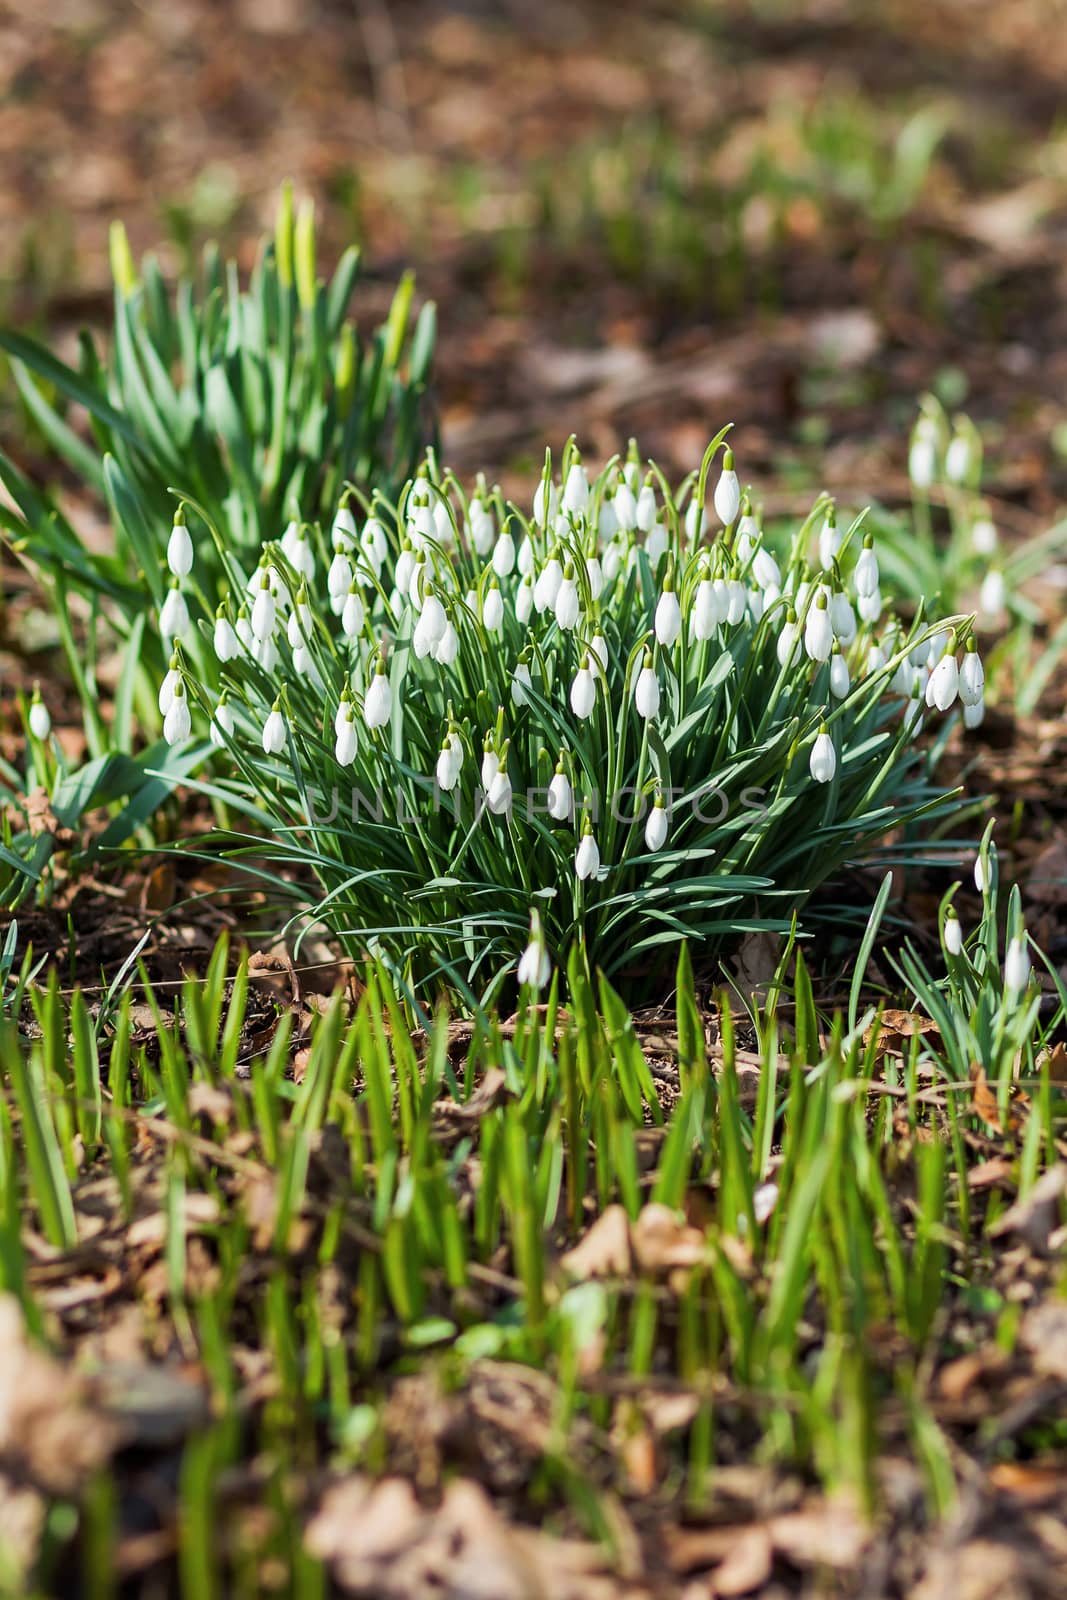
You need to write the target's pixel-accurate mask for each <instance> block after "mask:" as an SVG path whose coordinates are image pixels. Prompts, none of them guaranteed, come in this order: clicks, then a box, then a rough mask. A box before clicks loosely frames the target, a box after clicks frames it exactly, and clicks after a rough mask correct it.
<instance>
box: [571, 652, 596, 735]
mask: <svg viewBox="0 0 1067 1600" xmlns="http://www.w3.org/2000/svg"><path fill="white" fill-rule="evenodd" d="M595 704H596V685H595V684H594V682H593V674H592V673H591V672H590V670H589V657H588V655H585V656H583V657H582V664H581V666H580V667H579V668H578V671H577V672H576V673H575V674H574V681H573V682H572V683H571V710H572V711H573V712H574V715H575V716H576V717H578V718H579V720H580V721H582V722H584V721H585V720H586V719H587V718H588V717H591V716H592V715H593V707H594V705H595Z"/></svg>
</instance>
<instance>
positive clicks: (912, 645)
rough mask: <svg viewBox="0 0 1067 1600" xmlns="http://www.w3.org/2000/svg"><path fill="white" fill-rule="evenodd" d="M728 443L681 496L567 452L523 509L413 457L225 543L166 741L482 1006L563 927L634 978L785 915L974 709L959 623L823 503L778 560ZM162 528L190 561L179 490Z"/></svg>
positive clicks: (344, 910)
mask: <svg viewBox="0 0 1067 1600" xmlns="http://www.w3.org/2000/svg"><path fill="white" fill-rule="evenodd" d="M725 432H726V430H724V431H723V433H722V434H720V435H719V436H718V437H717V438H716V439H715V440H713V441H712V443H711V445H710V446H709V448H708V450H707V453H706V454H705V457H704V460H703V462H702V465H701V467H700V470H699V471H698V472H694V473H691V474H690V475H689V476H688V477H687V478H686V479H685V480H684V482H683V483H682V484H681V485H680V486H678V488H677V489H674V490H672V489H671V487H670V486H669V485H668V484H667V482H666V481H665V479H664V478H663V476H662V474H661V473H660V472H659V471H658V470H657V469H656V467H655V466H654V465H652V464H645V463H643V462H642V461H641V459H640V457H639V454H638V451H637V448H636V445H635V444H633V443H631V445H630V449H629V452H628V454H627V455H626V457H625V459H619V458H616V459H614V460H612V461H610V462H609V463H608V464H607V465H606V466H605V467H604V468H603V470H602V471H601V472H600V473H599V474H598V475H597V476H595V477H593V478H591V477H590V475H589V472H588V470H587V468H586V465H585V463H584V462H583V461H582V460H581V458H580V455H579V453H578V450H577V449H576V448H575V445H574V442H573V441H571V442H570V443H569V444H568V445H567V447H566V449H565V450H564V452H563V456H562V461H561V463H560V471H559V473H558V475H556V474H554V472H553V464H552V461H551V458H550V457H546V464H545V469H544V473H543V475H542V478H541V481H540V483H539V484H538V487H537V490H536V493H535V495H534V497H533V505H532V508H531V509H530V510H529V511H526V510H524V509H523V508H521V507H519V506H517V505H514V504H509V503H506V502H505V500H504V498H503V496H502V495H501V493H500V492H499V490H497V489H490V487H489V486H488V485H487V483H486V481H485V479H484V478H482V477H479V478H478V480H477V481H476V483H475V484H474V485H473V487H472V488H471V489H470V491H469V492H468V491H465V490H464V488H463V487H462V486H461V484H460V483H459V482H457V480H456V479H455V477H454V476H453V475H452V474H451V473H449V472H447V471H443V470H441V469H440V468H439V466H438V464H437V462H436V460H435V458H434V457H433V455H432V453H431V454H430V455H429V457H428V459H427V461H426V463H425V464H424V467H423V469H422V470H421V471H420V473H419V474H418V475H417V476H416V477H415V478H414V479H413V480H412V481H411V482H409V483H408V484H407V485H406V486H405V488H404V490H403V492H402V494H401V495H400V497H399V500H398V501H397V502H396V503H395V504H394V503H393V502H392V501H390V500H389V499H388V498H387V497H386V496H384V495H381V494H379V495H377V496H375V497H374V498H373V499H372V500H371V501H367V500H366V499H365V497H364V496H362V495H361V494H360V493H358V492H357V491H352V492H348V493H346V494H344V495H343V496H342V498H341V501H340V503H339V505H338V508H337V511H336V514H335V516H334V517H333V519H332V521H331V522H329V523H328V524H326V525H323V524H320V523H310V524H305V523H300V522H297V521H295V520H294V521H291V522H290V523H289V524H288V525H287V526H286V527H285V528H284V530H279V533H280V537H279V538H278V539H277V541H276V542H272V543H268V544H267V545H266V546H265V547H264V549H263V554H262V557H261V559H260V561H259V563H258V565H256V566H253V567H249V566H245V565H242V563H241V561H240V560H239V558H238V557H237V556H236V555H235V553H234V552H232V551H231V550H229V549H228V548H227V547H226V545H225V542H224V539H223V537H222V533H221V531H220V530H215V534H214V536H215V539H216V541H217V548H218V554H219V557H220V558H221V559H223V560H225V562H226V563H227V566H228V568H229V570H230V573H231V579H232V581H231V586H230V592H229V594H228V595H227V596H226V598H225V599H224V600H223V602H222V603H221V604H220V606H219V607H218V611H217V614H216V615H215V616H213V617H211V616H205V615H203V614H201V615H195V613H192V612H191V610H190V607H189V606H187V605H186V603H185V599H184V595H182V596H181V600H180V604H177V605H171V604H170V603H169V602H168V604H166V605H165V606H164V608H163V614H162V616H161V618H160V624H161V628H162V631H163V634H164V636H165V640H166V645H167V648H168V650H170V651H171V652H172V654H171V657H170V668H169V670H168V672H167V674H166V677H165V679H164V681H163V683H162V685H161V688H160V700H159V703H160V709H161V711H162V713H163V716H164V719H165V735H166V737H167V738H168V739H170V740H171V741H174V742H178V743H180V742H182V741H184V740H185V739H187V738H189V737H190V735H191V733H192V732H193V731H194V729H195V730H198V731H201V732H202V731H203V725H204V724H205V723H207V724H209V726H210V733H211V738H212V740H213V741H214V743H215V745H216V746H217V747H218V751H219V757H218V763H217V765H218V770H219V773H220V776H219V778H218V781H217V782H216V783H213V784H212V785H211V789H212V792H213V793H214V794H215V795H216V797H221V798H224V799H227V800H229V801H231V802H233V803H235V804H237V805H239V806H242V807H244V808H245V809H247V810H251V811H252V812H253V813H254V814H255V815H257V816H258V818H259V820H260V822H261V823H262V822H263V821H266V822H268V823H269V827H270V831H271V843H270V846H269V854H271V855H272V856H273V858H274V862H275V866H276V867H277V868H278V869H282V868H285V867H291V866H299V867H302V868H304V869H307V868H310V869H312V871H313V872H314V874H315V875H316V876H317V879H318V881H319V883H320V884H321V886H322V891H323V894H322V898H321V901H319V903H318V904H317V906H316V907H315V912H316V914H317V915H318V917H319V918H320V919H321V921H322V922H323V923H325V924H326V925H327V926H328V927H329V928H330V930H331V931H332V932H333V933H334V934H335V935H337V936H339V937H340V938H341V939H342V940H343V941H344V942H345V943H346V944H348V945H349V946H351V947H352V948H353V949H366V948H368V947H370V948H371V949H372V950H374V951H376V952H379V953H381V954H383V955H384V956H386V957H387V958H389V959H391V960H393V961H396V962H401V963H402V962H405V961H408V960H410V961H411V963H412V968H413V971H414V972H415V974H416V975H417V976H418V977H420V978H423V979H425V978H428V977H430V976H432V975H434V974H436V973H438V972H443V973H446V974H447V975H448V977H449V978H450V979H451V980H452V981H453V982H455V983H457V984H459V985H460V986H462V987H463V988H465V989H466V991H467V992H468V993H470V994H478V993H481V994H482V995H483V996H484V995H485V994H486V993H488V992H491V990H492V985H493V982H494V981H495V980H499V979H500V977H501V976H502V975H503V974H505V973H506V972H507V971H509V970H511V969H512V968H513V964H514V962H515V960H516V958H517V957H518V956H519V955H520V953H523V952H524V956H523V966H522V977H523V979H524V981H527V982H531V983H534V984H535V986H536V984H537V983H539V982H541V981H543V980H544V978H545V975H546V974H547V971H548V967H549V965H550V963H551V962H552V961H553V960H557V959H559V958H560V957H561V956H562V955H563V954H564V952H565V951H566V949H567V948H568V947H569V946H570V944H571V942H572V941H573V940H575V939H576V938H578V937H584V939H585V941H586V943H587V946H588V948H589V952H590V955H591V957H592V959H594V960H596V961H597V962H599V963H600V964H601V965H602V966H603V967H604V969H605V970H606V971H608V972H612V971H615V970H618V969H628V968H629V969H637V970H644V969H647V968H648V967H649V966H650V965H651V964H654V963H655V961H656V959H657V957H658V956H659V954H660V953H661V951H662V947H664V946H667V945H673V944H676V943H677V942H678V941H679V940H681V939H683V938H689V939H691V940H694V941H696V942H701V941H703V942H706V943H707V944H709V945H712V946H715V945H720V944H722V943H723V942H724V941H726V940H728V939H730V938H732V937H735V936H736V935H737V934H738V933H739V932H741V931H743V930H748V929H756V928H772V929H784V928H786V927H788V926H789V923H790V919H791V917H792V915H793V913H794V912H795V911H796V910H797V909H798V908H799V907H800V906H801V905H802V904H803V902H804V900H805V899H806V897H807V896H808V895H809V894H810V892H811V891H812V890H813V889H814V888H816V887H817V886H818V885H819V884H820V883H822V882H823V881H824V880H825V879H826V878H827V877H828V875H830V874H831V873H833V872H834V871H835V870H837V869H838V868H839V867H840V866H841V865H842V863H843V862H844V861H846V860H847V859H849V858H851V857H855V856H858V855H862V854H863V853H865V852H868V851H870V850H872V849H873V848H874V847H875V846H876V845H877V844H878V843H879V841H881V840H882V839H883V838H884V837H885V835H886V834H887V833H888V832H889V831H890V830H893V831H894V833H895V835H896V838H897V841H898V844H897V849H898V852H899V851H900V850H906V845H905V844H903V843H901V841H902V840H903V839H905V838H906V832H907V828H908V826H909V825H910V824H911V823H913V822H914V821H915V819H917V818H919V817H920V816H922V815H923V814H924V813H926V814H928V815H933V814H936V813H938V812H942V813H944V812H945V811H947V810H950V809H951V807H952V805H953V803H954V802H953V800H952V798H951V797H950V796H946V795H945V794H944V793H943V792H942V791H941V790H939V789H938V788H937V786H936V784H935V783H934V781H933V779H932V776H931V772H930V764H929V761H928V757H927V755H926V754H925V753H924V750H923V748H922V746H921V745H920V743H919V742H918V741H917V735H918V733H919V729H920V727H921V725H922V722H923V720H924V717H925V716H926V715H927V714H928V712H929V711H930V710H933V711H936V712H938V713H944V712H947V711H949V710H950V709H951V708H952V707H953V706H954V705H955V704H956V703H957V702H959V703H961V704H962V707H963V716H964V720H965V721H966V723H967V724H968V725H969V726H973V725H975V724H976V723H977V722H978V721H979V720H980V718H981V714H982V704H983V674H982V667H981V662H980V660H979V657H978V654H977V652H976V650H975V648H974V641H973V638H972V636H971V626H970V620H969V619H968V618H964V617H961V616H953V617H946V618H942V619H934V620H932V619H927V618H926V617H925V615H924V614H923V608H922V606H921V605H920V606H919V607H918V609H917V614H916V615H915V617H914V619H913V620H912V622H911V624H910V625H909V626H908V627H907V628H905V626H904V625H903V624H902V623H901V622H900V620H899V619H898V618H896V617H895V616H893V615H892V614H891V613H889V612H887V610H886V608H885V606H884V604H883V599H882V595H881V591H880V586H879V568H878V553H877V550H876V549H875V547H874V544H873V541H872V539H871V537H870V536H869V535H867V534H865V532H864V529H863V525H862V519H860V520H858V521H857V522H856V523H855V524H853V526H852V527H850V528H848V529H839V528H837V527H836V525H835V523H834V517H833V509H832V506H831V505H830V503H829V502H828V501H827V500H826V499H825V497H823V498H821V499H820V500H818V501H817V502H816V504H815V505H814V507H813V509H812V512H811V514H810V515H809V517H808V518H807V519H806V520H805V521H804V522H803V524H802V525H800V526H799V527H798V528H797V529H796V530H795V534H794V537H793V540H792V547H791V551H790V554H789V556H788V559H787V560H786V561H784V562H779V561H778V560H777V559H776V558H775V557H774V556H773V555H772V554H771V553H770V551H769V549H768V548H767V546H766V544H765V542H764V539H763V535H762V532H761V529H760V525H759V522H758V520H757V518H756V517H755V516H754V515H753V513H752V510H751V500H750V495H749V493H748V492H747V491H746V490H745V489H744V488H743V486H742V484H741V482H740V481H739V478H738V475H737V470H736V466H735V462H734V457H733V455H732V453H731V451H730V450H729V449H725V450H724V440H725ZM720 452H722V455H721V459H720ZM171 541H172V544H173V547H174V549H173V554H174V556H175V557H176V559H175V560H174V561H173V565H174V566H175V568H176V570H181V571H185V570H187V571H189V572H191V573H193V574H195V572H196V566H197V562H198V561H199V559H200V554H199V548H198V545H197V541H196V540H195V539H194V538H192V536H191V534H190V532H189V530H188V528H187V527H186V526H185V525H184V519H183V513H182V511H181V508H180V507H179V510H178V513H177V519H176V527H175V531H174V532H172V534H171ZM175 592H176V593H177V592H178V591H175ZM197 630H199V632H200V635H201V639H202V640H203V641H205V642H206V641H208V640H210V644H211V648H212V650H213V653H214V656H215V660H216V670H217V675H218V677H219V679H220V681H221V692H219V693H216V692H215V691H214V688H213V681H214V676H215V674H214V673H213V674H212V677H211V679H210V680H207V681H205V680H204V679H202V678H201V677H199V676H198V675H197V673H196V672H195V670H194V667H193V659H194V658H193V655H192V652H191V650H190V641H191V640H192V639H193V638H194V636H195V633H196V631H197ZM259 854H260V859H262V855H263V850H262V849H260V852H259ZM282 875H283V874H282V873H281V871H280V870H279V878H280V877H281V876H282Z"/></svg>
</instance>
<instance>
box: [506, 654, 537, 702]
mask: <svg viewBox="0 0 1067 1600" xmlns="http://www.w3.org/2000/svg"><path fill="white" fill-rule="evenodd" d="M532 684H533V679H532V678H531V677H530V667H529V663H528V662H526V661H523V660H522V659H521V658H520V659H519V660H518V661H517V662H516V663H515V671H514V672H513V673H512V675H511V699H512V703H513V704H514V705H516V706H528V705H529V704H530V696H529V695H528V694H527V693H526V691H527V689H529V688H530V687H531V686H532Z"/></svg>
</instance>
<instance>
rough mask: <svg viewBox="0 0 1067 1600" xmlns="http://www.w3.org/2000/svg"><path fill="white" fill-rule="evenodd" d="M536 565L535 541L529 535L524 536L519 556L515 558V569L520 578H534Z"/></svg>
mask: <svg viewBox="0 0 1067 1600" xmlns="http://www.w3.org/2000/svg"><path fill="white" fill-rule="evenodd" d="M536 565H537V558H536V556H535V554H534V547H533V540H532V539H531V538H530V535H529V534H528V533H526V534H523V538H522V543H521V544H520V545H519V552H518V555H517V556H516V557H515V567H516V570H517V571H518V574H519V576H520V578H527V577H532V575H533V570H534V567H535V566H536Z"/></svg>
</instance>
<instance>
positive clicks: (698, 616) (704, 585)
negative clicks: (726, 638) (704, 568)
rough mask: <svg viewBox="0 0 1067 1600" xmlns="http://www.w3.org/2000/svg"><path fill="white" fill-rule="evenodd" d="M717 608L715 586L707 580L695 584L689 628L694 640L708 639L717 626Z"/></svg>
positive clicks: (703, 579)
mask: <svg viewBox="0 0 1067 1600" xmlns="http://www.w3.org/2000/svg"><path fill="white" fill-rule="evenodd" d="M719 620H720V618H719V607H718V601H717V596H716V594H715V586H714V584H713V583H711V582H710V580H709V579H707V578H702V579H701V581H700V582H699V583H698V584H697V592H696V594H695V596H694V597H693V611H692V620H691V628H692V634H693V638H694V639H701V640H703V639H710V638H711V636H712V634H713V633H714V632H715V629H716V626H717V625H718V622H719Z"/></svg>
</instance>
